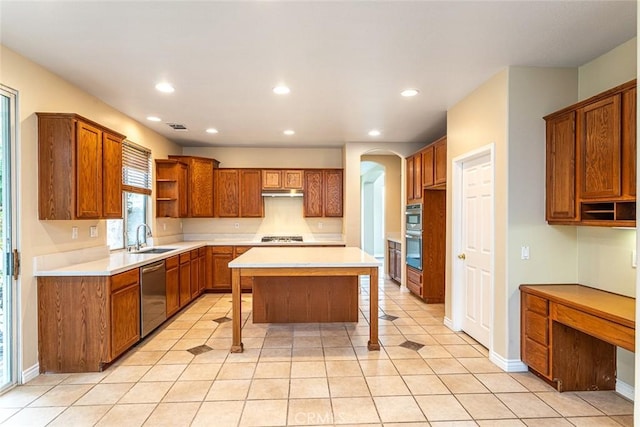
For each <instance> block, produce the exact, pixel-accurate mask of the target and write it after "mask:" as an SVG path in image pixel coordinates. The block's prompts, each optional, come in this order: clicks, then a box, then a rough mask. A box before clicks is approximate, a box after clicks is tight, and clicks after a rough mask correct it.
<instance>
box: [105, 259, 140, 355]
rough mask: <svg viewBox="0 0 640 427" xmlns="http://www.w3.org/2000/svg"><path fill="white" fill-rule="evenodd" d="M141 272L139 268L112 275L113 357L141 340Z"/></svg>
mask: <svg viewBox="0 0 640 427" xmlns="http://www.w3.org/2000/svg"><path fill="white" fill-rule="evenodd" d="M139 277H140V273H139V270H138V269H137V268H134V269H133V270H129V271H126V272H124V273H120V274H116V275H115V276H112V277H111V280H110V281H111V304H110V305H111V307H110V310H111V325H110V326H111V358H112V359H115V358H116V357H118V356H119V355H121V354H122V353H124V352H125V351H126V350H127V349H129V348H130V347H131V346H132V345H134V344H135V343H137V342H138V341H140V279H139Z"/></svg>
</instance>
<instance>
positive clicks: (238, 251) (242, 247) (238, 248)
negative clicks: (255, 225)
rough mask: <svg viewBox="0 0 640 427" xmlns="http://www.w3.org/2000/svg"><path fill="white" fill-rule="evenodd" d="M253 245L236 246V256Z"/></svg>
mask: <svg viewBox="0 0 640 427" xmlns="http://www.w3.org/2000/svg"><path fill="white" fill-rule="evenodd" d="M252 247H253V246H236V256H237V255H240V254H243V253H245V252H247V251H248V250H249V249H251V248H252Z"/></svg>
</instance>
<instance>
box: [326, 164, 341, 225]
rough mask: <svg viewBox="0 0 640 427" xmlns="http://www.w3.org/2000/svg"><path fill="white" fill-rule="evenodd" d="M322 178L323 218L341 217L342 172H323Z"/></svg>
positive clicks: (337, 170) (338, 170) (336, 170)
mask: <svg viewBox="0 0 640 427" xmlns="http://www.w3.org/2000/svg"><path fill="white" fill-rule="evenodd" d="M323 175H324V176H323V177H324V216H328V217H341V216H342V170H340V169H335V170H325V171H324V173H323Z"/></svg>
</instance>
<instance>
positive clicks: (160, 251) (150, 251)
mask: <svg viewBox="0 0 640 427" xmlns="http://www.w3.org/2000/svg"><path fill="white" fill-rule="evenodd" d="M174 250H176V248H149V249H142V250H139V251H134V252H131V253H132V254H143V255H144V254H163V253H165V252H169V251H174Z"/></svg>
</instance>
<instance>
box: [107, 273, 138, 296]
mask: <svg viewBox="0 0 640 427" xmlns="http://www.w3.org/2000/svg"><path fill="white" fill-rule="evenodd" d="M139 276H140V272H139V270H138V269H137V268H134V269H133V270H129V271H125V272H124V273H120V274H116V275H114V276H111V292H115V291H117V290H118V289H122V288H124V287H125V286H129V285H132V284H134V283H138V279H139Z"/></svg>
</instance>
